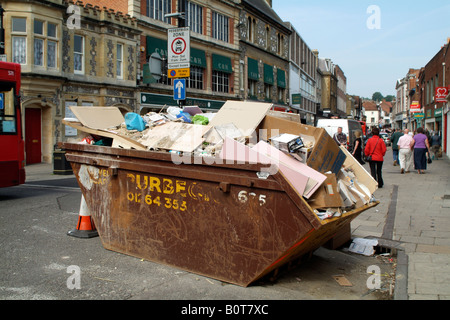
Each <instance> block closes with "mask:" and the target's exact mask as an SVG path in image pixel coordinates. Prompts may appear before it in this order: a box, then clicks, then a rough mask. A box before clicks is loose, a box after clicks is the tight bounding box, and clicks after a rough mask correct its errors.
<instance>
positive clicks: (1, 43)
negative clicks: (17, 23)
mask: <svg viewBox="0 0 450 320" xmlns="http://www.w3.org/2000/svg"><path fill="white" fill-rule="evenodd" d="M4 12H5V9H3V7H2V5H1V4H0V54H5V29H3V13H4Z"/></svg>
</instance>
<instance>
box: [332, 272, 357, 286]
mask: <svg viewBox="0 0 450 320" xmlns="http://www.w3.org/2000/svg"><path fill="white" fill-rule="evenodd" d="M333 279H334V280H336V282H337V283H339V285H340V286H341V287H352V286H353V284H352V283H351V282H350V281H349V280H348V279H347V278H346V277H345V276H343V275H336V276H333Z"/></svg>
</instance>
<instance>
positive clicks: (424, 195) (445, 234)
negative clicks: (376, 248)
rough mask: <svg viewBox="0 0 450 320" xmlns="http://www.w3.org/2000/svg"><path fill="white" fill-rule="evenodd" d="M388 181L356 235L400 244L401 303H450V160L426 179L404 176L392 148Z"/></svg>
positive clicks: (355, 228) (398, 288)
mask: <svg viewBox="0 0 450 320" xmlns="http://www.w3.org/2000/svg"><path fill="white" fill-rule="evenodd" d="M365 167H366V170H368V171H369V168H368V164H366V165H365ZM383 179H384V183H385V185H384V188H382V189H378V190H377V191H376V192H375V197H376V198H377V199H379V200H380V201H381V203H380V205H378V206H377V207H375V208H372V209H370V210H367V211H365V212H364V213H362V214H361V215H360V216H359V217H358V218H356V219H355V220H354V221H353V222H352V237H362V238H364V237H377V238H381V239H387V240H394V241H396V242H393V243H394V246H396V245H397V246H398V249H400V250H399V251H398V253H399V255H398V268H397V271H398V272H397V278H396V280H397V281H396V288H395V289H396V298H397V299H410V300H414V299H421V300H422V299H431V300H449V299H450V160H449V159H448V158H447V157H446V156H444V158H441V159H439V160H434V161H433V163H431V164H429V165H428V170H426V173H425V174H423V175H419V174H417V172H416V171H414V170H412V171H411V173H408V174H401V173H400V167H399V166H393V161H392V149H391V148H390V147H388V151H387V153H386V157H385V161H384V165H383ZM402 267H403V270H402V269H401V268H402ZM402 282H403V283H404V285H402Z"/></svg>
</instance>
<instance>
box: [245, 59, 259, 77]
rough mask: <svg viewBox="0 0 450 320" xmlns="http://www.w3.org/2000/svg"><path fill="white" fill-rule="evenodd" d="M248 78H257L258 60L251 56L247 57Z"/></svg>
mask: <svg viewBox="0 0 450 320" xmlns="http://www.w3.org/2000/svg"><path fill="white" fill-rule="evenodd" d="M248 78H249V79H250V80H256V81H258V80H259V68H258V61H257V60H255V59H252V58H248Z"/></svg>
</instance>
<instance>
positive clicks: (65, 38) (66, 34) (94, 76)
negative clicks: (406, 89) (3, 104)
mask: <svg viewBox="0 0 450 320" xmlns="http://www.w3.org/2000/svg"><path fill="white" fill-rule="evenodd" d="M2 6H3V9H5V13H4V28H5V34H6V39H5V53H6V55H7V61H12V62H17V63H20V64H21V68H22V87H21V88H22V89H21V100H22V110H23V118H24V119H23V120H24V122H23V123H24V135H25V145H26V150H25V151H26V159H27V163H28V164H31V163H39V162H48V163H51V162H52V161H53V159H52V156H53V150H54V147H55V145H56V144H57V143H58V142H60V141H63V140H67V139H70V138H73V137H76V134H77V133H76V132H75V131H74V130H72V129H71V128H65V126H64V125H63V124H62V123H61V120H62V119H64V118H65V117H69V116H71V111H70V108H69V106H73V105H77V106H93V105H95V106H118V107H120V108H121V109H122V110H123V112H127V111H133V110H134V109H135V108H136V105H137V101H136V97H135V89H136V70H137V57H138V56H137V48H138V46H137V44H138V40H139V34H140V31H139V30H138V28H137V22H136V20H135V19H132V18H131V17H130V16H128V15H126V14H123V13H118V12H115V11H113V10H111V9H108V8H106V7H99V6H93V5H91V4H85V3H83V2H81V1H78V2H76V3H74V2H71V1H65V0H41V1H35V0H29V1H24V0H23V1H20V0H17V1H3V2H2Z"/></svg>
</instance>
